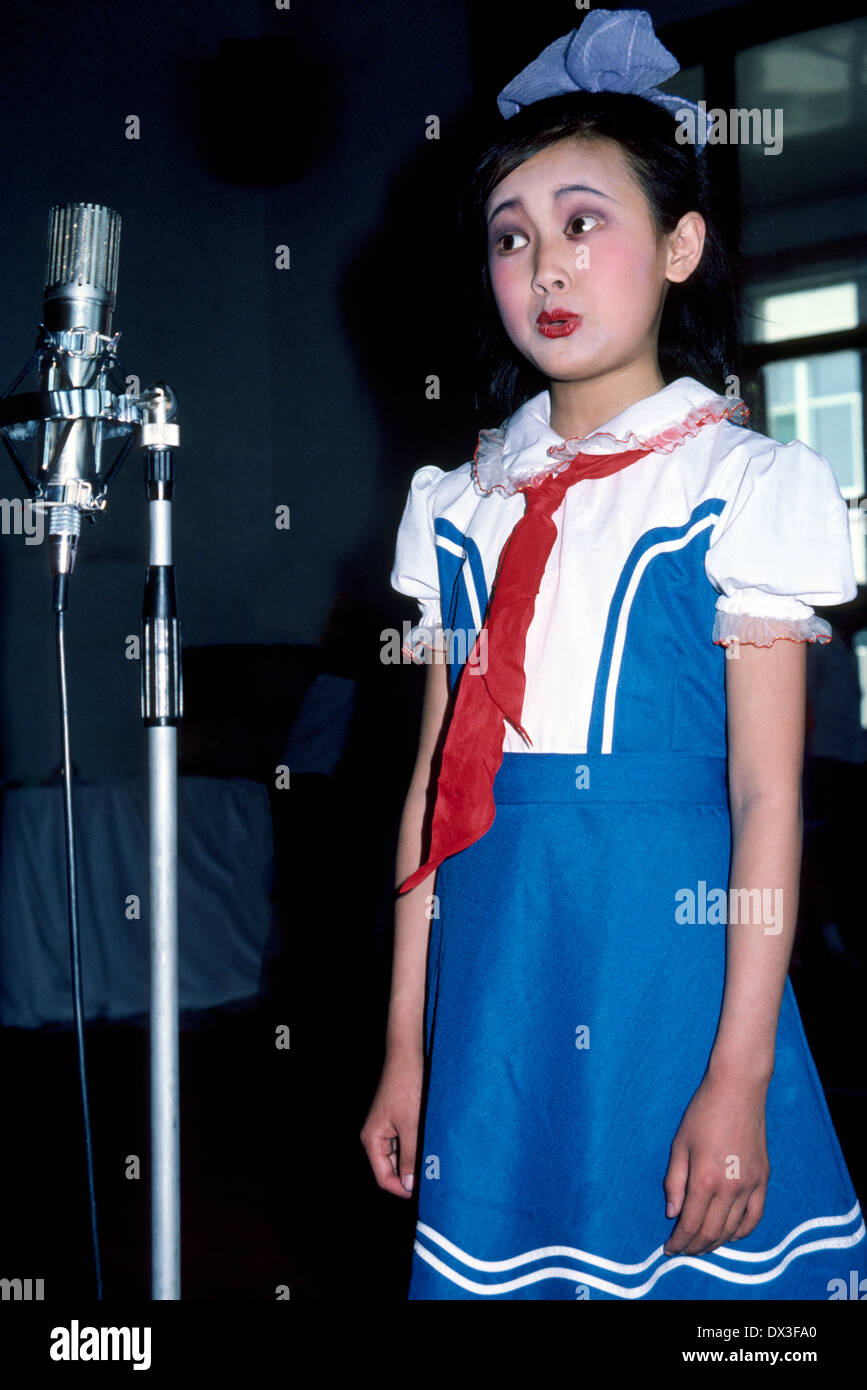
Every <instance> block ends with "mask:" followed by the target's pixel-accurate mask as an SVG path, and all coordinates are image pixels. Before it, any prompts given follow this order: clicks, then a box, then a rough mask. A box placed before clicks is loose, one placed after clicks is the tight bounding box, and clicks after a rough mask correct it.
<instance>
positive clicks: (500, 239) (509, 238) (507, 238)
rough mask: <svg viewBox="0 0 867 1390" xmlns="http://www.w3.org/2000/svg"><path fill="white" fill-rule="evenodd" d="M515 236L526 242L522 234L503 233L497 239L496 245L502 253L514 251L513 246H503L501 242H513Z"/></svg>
mask: <svg viewBox="0 0 867 1390" xmlns="http://www.w3.org/2000/svg"><path fill="white" fill-rule="evenodd" d="M516 236H523V237H524V240H525V241H527V237H525V236H524V233H523V232H503V233H502V234H501V235H500V236H498V237H497V241H496V245H497V246H502V247H503V250H504V251H514V249H515V248H514V246H503V242H504V241H514V239H515V237H516Z"/></svg>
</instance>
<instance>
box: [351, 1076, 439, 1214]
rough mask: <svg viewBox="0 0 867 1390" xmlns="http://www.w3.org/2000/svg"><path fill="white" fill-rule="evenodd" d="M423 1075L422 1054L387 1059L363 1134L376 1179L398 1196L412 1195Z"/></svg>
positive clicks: (380, 1184) (382, 1186)
mask: <svg viewBox="0 0 867 1390" xmlns="http://www.w3.org/2000/svg"><path fill="white" fill-rule="evenodd" d="M423 1075H424V1056H423V1054H422V1053H421V1052H416V1051H414V1050H410V1051H408V1052H406V1053H404V1052H401V1053H400V1054H399V1055H398V1056H397V1057H395V1058H387V1059H386V1063H385V1066H384V1067H383V1069H382V1076H381V1077H380V1080H379V1086H378V1088H377V1092H376V1095H375V1096H374V1098H373V1104H372V1105H371V1107H370V1110H369V1112H368V1115H367V1119H366V1120H365V1121H364V1127H363V1129H362V1131H361V1136H360V1137H361V1142H362V1144H363V1145H364V1149H365V1152H366V1153H367V1157H368V1159H369V1161H370V1166H371V1168H372V1169H373V1176H374V1177H375V1178H376V1181H377V1183H378V1185H379V1186H380V1187H381V1188H384V1190H385V1191H386V1192H392V1193H394V1195H395V1196H396V1197H411V1196H412V1186H413V1172H414V1169H415V1151H416V1145H417V1143H418V1128H419V1118H420V1115H421V1092H422V1078H423ZM407 1183H408V1184H409V1186H408V1187H407Z"/></svg>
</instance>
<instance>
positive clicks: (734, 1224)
mask: <svg viewBox="0 0 867 1390" xmlns="http://www.w3.org/2000/svg"><path fill="white" fill-rule="evenodd" d="M766 1093H767V1086H766V1084H759V1083H757V1082H756V1083H751V1082H749V1081H745V1080H744V1079H743V1078H742V1077H732V1078H727V1077H726V1078H720V1077H719V1076H716V1077H713V1078H712V1077H710V1076H705V1078H704V1080H703V1081H702V1083H701V1085H700V1086H699V1088H698V1090H697V1091H696V1093H695V1095H694V1096H693V1098H692V1100H691V1101H690V1103H689V1106H688V1107H687V1110H686V1114H685V1115H684V1117H683V1119H682V1120H681V1122H680V1127H679V1129H678V1131H677V1134H676V1135H675V1136H674V1140H673V1142H672V1145H671V1155H670V1158H669V1163H668V1171H667V1172H666V1175H665V1180H664V1182H663V1184H662V1186H663V1189H664V1191H665V1196H666V1214H667V1215H668V1216H679V1218H680V1219H679V1221H678V1223H677V1225H676V1226H675V1228H674V1230H673V1231H672V1233H671V1235H670V1236H669V1237H668V1240H667V1241H666V1242H665V1245H664V1246H663V1250H664V1253H665V1254H666V1255H700V1254H702V1253H705V1252H707V1251H708V1250H715V1249H716V1247H717V1246H718V1245H723V1244H725V1242H726V1241H729V1240H740V1239H741V1237H742V1236H746V1235H749V1233H750V1231H752V1230H753V1228H754V1227H755V1226H757V1225H758V1223H759V1221H761V1219H762V1212H763V1211H764V1209H765V1194H766V1192H767V1188H768V1177H769V1174H770V1164H769V1163H768V1150H767V1143H766V1139H765V1098H766Z"/></svg>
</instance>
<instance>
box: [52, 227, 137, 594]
mask: <svg viewBox="0 0 867 1390" xmlns="http://www.w3.org/2000/svg"><path fill="white" fill-rule="evenodd" d="M120 227H121V219H120V216H119V214H118V213H116V212H113V211H112V210H111V209H110V208H106V207H102V206H101V205H100V204H98V203H64V204H58V205H56V206H55V207H53V208H52V209H51V211H50V213H49V217H48V255H47V259H46V266H45V287H44V290H43V300H42V303H43V325H42V327H43V333H42V341H41V346H42V354H41V361H40V369H39V376H40V387H41V391H42V392H43V393H48V392H52V393H55V395H54V396H53V397H52V399H53V400H55V401H59V402H60V408H59V409H57V410H56V411H55V412H54V413H55V415H56V417H58V418H54V419H45V420H43V422H42V423H41V424H40V426H39V431H38V441H39V442H38V469H37V477H38V480H39V483H40V497H41V500H42V502H43V504H48V505H47V506H46V507H45V509H46V510H47V511H48V513H49V521H48V544H49V561H50V565H51V573H52V574H53V575H54V576H55V577H56V576H60V575H62V576H68V575H70V574H72V571H73V569H74V567H75V557H76V554H77V550H78V536H79V533H80V531H81V514H82V511H83V510H84V511H88V512H91V513H92V512H93V510H94V508H95V506H97V507H98V506H99V505H100V504H99V503H98V502H95V498H96V497H97V496H98V494H99V492H100V487H101V483H102V445H103V439H104V434H105V427H106V423H107V421H106V420H104V419H102V418H100V415H101V414H102V413H103V412H105V411H106V405H107V400H108V398H107V397H106V395H105V392H106V391H107V388H108V374H109V372H110V370H111V368H112V366H113V364H114V362H115V352H116V347H117V340H118V338H119V336H120V335H119V334H118V335H116V336H115V337H112V336H111V329H112V316H113V313H114V306H115V295H116V292H117V263H118V252H119V249H120ZM107 413H108V415H109V416H111V413H112V412H111V411H110V410H109V411H108V412H107ZM112 432H113V431H112ZM35 505H39V504H38V503H37V504H35ZM101 505H104V502H103V503H102V504H101ZM64 587H65V585H64Z"/></svg>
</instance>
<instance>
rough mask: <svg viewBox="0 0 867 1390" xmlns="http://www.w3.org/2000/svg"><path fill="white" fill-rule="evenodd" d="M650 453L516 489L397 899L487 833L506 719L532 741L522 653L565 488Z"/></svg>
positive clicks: (589, 458) (582, 466) (593, 461)
mask: <svg viewBox="0 0 867 1390" xmlns="http://www.w3.org/2000/svg"><path fill="white" fill-rule="evenodd" d="M650 452H651V450H650V449H632V450H629V451H628V452H626V453H622V454H576V455H575V457H574V458H573V459H572V462H571V463H570V464H569V466H568V467H567V468H564V469H561V470H560V472H558V473H555V474H549V475H548V476H543V477H542V478H541V479H537V480H536V481H535V482H532V483H529V484H527V485H525V486H524V487H522V488H518V489H516V491H519V492H523V493H524V502H525V510H524V515H523V516H522V517H521V518H520V520H519V521H518V522H517V524H516V525H515V527H514V529H513V530H512V532H511V534H510V535H509V537H508V538H507V540H506V543H505V545H504V546H503V549H502V551H501V552H500V558H499V561H498V564H497V573H496V575H495V578H494V584H493V590H492V593H491V599H490V602H489V603H488V609H487V613H486V616H485V622H484V624H483V626H482V629H481V631H480V633H479V636H478V637H477V639H476V642H475V645H474V646H473V650H472V652H471V653H470V656H469V659H468V660H467V663H466V665H465V667H464V669H463V671H462V672H461V675H460V678H459V680H458V690H457V697H456V699H455V704H454V708H453V710H452V717H451V721H450V723H449V728H448V733H447V734H446V740H445V744H444V746H443V756H442V766H441V768H440V774H439V778H438V781H437V798H436V805H435V807H434V816H433V826H432V829H431V848H430V855H429V857H428V859H427V861H426V862H425V863H424V864H422V865H421V866H420V867H419V868H418V869H416V871H415V873H413V874H410V876H409V878H407V879H405V881H404V882H403V883H402V884H401V885H400V888H399V889H398V892H399V893H408V892H409V891H410V889H412V888H415V887H416V885H417V884H419V883H421V882H422V881H423V880H424V879H426V878H427V877H428V875H429V874H430V873H431V872H432V870H433V869H435V868H437V867H438V866H439V865H440V864H441V863H442V861H443V860H444V859H447V858H448V856H449V855H451V854H458V853H459V851H460V850H462V849H466V848H467V847H468V846H469V845H471V844H473V843H474V842H475V841H476V840H478V839H480V838H481V837H482V835H484V834H485V833H486V832H487V831H488V830H490V828H491V826H492V824H493V822H494V816H495V814H496V809H495V804H494V795H493V785H494V778H495V777H496V775H497V773H498V771H499V769H500V764H501V763H502V761H503V736H504V732H505V726H504V724H503V720H504V719H508V721H509V723H510V724H511V725H512V727H513V728H514V729H515V730H517V732H518V733H519V734H520V735H521V737H522V738H523V739H524V740H525V741H526V742H527V743H528V744H531V742H532V741H531V739H530V736H529V734H528V733H527V731H526V729H524V728H523V727H522V725H521V722H520V720H521V710H522V708H523V704H524V691H525V688H526V676H525V673H524V652H525V650H526V645H527V632H528V630H529V627H530V622H531V621H532V618H533V612H534V609H535V605H536V596H537V595H538V593H539V588H540V586H541V583H542V575H543V574H544V572H545V565H546V564H547V561H548V556H549V555H550V554H551V550H552V549H553V546H554V541H555V540H556V538H557V526H556V524H555V522H554V520H553V514H554V512H555V511H556V510H557V508H558V507H559V506H560V503H561V502H562V501H563V498H564V496H565V494H566V490H567V488H570V487H572V485H573V483H577V482H580V481H581V479H582V478H605V477H607V476H608V475H609V474H610V473H617V472H619V471H620V469H621V468H628V466H629V465H630V464H631V463H635V462H636V461H637V460H638V459H641V458H644V457H645V455H646V454H649V453H650ZM483 644H484V645H483ZM480 649H481V651H483V652H484V658H485V659H484V660H480Z"/></svg>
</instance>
